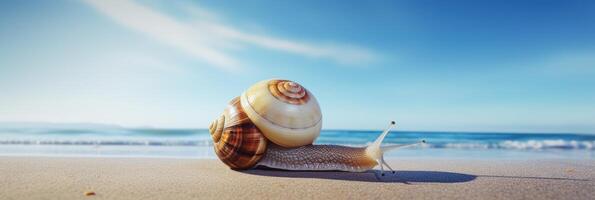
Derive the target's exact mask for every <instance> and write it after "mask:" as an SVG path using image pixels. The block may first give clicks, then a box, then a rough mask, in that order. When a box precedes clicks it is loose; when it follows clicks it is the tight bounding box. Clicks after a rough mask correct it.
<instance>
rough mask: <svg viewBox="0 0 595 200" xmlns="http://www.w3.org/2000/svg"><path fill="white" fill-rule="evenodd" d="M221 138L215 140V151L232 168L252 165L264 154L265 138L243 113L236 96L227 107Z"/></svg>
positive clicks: (243, 167)
mask: <svg viewBox="0 0 595 200" xmlns="http://www.w3.org/2000/svg"><path fill="white" fill-rule="evenodd" d="M225 112H227V113H226V116H229V119H225V123H224V125H223V131H222V134H221V138H220V139H219V141H218V142H215V145H214V146H215V147H214V148H215V153H216V154H217V156H218V157H219V159H220V160H221V161H223V163H225V164H227V165H228V166H229V167H230V168H232V169H247V168H251V167H252V166H254V165H255V164H256V163H257V162H258V161H259V160H260V159H261V158H262V156H263V155H264V152H265V150H266V145H267V140H266V138H265V137H264V135H262V133H261V132H260V130H259V129H258V128H257V127H256V125H254V124H253V123H252V122H251V121H250V120H249V118H248V116H247V115H246V113H244V110H243V109H242V107H241V106H240V100H239V98H238V97H236V98H234V99H233V100H232V101H231V102H230V103H229V106H228V107H227V109H226V110H225Z"/></svg>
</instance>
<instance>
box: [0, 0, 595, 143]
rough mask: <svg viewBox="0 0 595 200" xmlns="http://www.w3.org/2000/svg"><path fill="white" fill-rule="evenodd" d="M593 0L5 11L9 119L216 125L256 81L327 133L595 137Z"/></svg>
mask: <svg viewBox="0 0 595 200" xmlns="http://www.w3.org/2000/svg"><path fill="white" fill-rule="evenodd" d="M594 10H595V2H592V1H390V2H389V1H377V2H364V1H362V2H357V1H349V3H346V2H344V1H295V2H291V1H220V0H219V1H199V2H193V1H175V2H169V1H95V0H89V1H51V2H50V1H35V2H28V1H10V0H9V1H0V92H1V94H2V97H1V98H0V121H12V122H14V121H29V122H60V123H62V122H66V123H71V122H92V123H107V124H119V125H123V126H134V127H136V126H150V127H166V128H205V127H207V126H208V124H209V123H210V121H211V120H213V119H215V117H216V116H217V115H218V114H219V113H221V112H222V111H223V109H224V108H225V105H226V104H227V102H228V101H229V100H230V99H232V98H233V97H235V96H238V95H239V94H240V93H241V92H242V91H243V90H245V89H246V88H247V87H249V86H250V85H251V84H253V83H255V82H257V81H259V80H263V79H268V78H273V77H280V78H286V79H291V80H294V81H297V82H299V83H301V84H302V85H304V86H305V87H306V88H308V89H309V90H310V91H311V92H312V93H313V94H314V95H315V96H316V97H317V99H318V101H319V103H320V104H321V108H322V112H323V128H325V129H380V128H383V127H385V126H386V124H387V122H388V121H390V120H396V121H397V122H398V124H399V126H400V127H399V129H401V130H439V131H513V132H581V133H595V37H594V35H595V12H594Z"/></svg>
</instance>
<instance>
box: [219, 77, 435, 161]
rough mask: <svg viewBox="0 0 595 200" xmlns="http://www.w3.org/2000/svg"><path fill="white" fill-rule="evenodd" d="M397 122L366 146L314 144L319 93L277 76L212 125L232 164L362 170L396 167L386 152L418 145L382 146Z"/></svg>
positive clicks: (234, 101)
mask: <svg viewBox="0 0 595 200" xmlns="http://www.w3.org/2000/svg"><path fill="white" fill-rule="evenodd" d="M394 125H395V123H394V122H391V124H390V126H389V128H388V129H386V130H385V131H384V132H383V133H382V134H381V135H380V136H379V137H378V139H376V141H375V142H374V143H372V144H370V145H368V146H366V147H348V146H340V145H313V144H312V143H313V142H314V140H315V139H316V138H317V137H318V135H319V134H320V129H321V127H322V114H321V111H320V107H319V105H318V102H317V101H316V98H314V96H313V95H312V94H311V93H310V92H309V91H308V90H306V89H305V88H303V87H302V86H301V85H300V84H297V83H295V82H293V81H288V80H277V79H272V80H265V81H261V82H258V83H256V84H255V85H253V86H252V87H250V88H249V89H248V90H246V91H245V92H244V93H242V95H241V96H239V97H236V98H234V99H232V100H231V101H230V102H229V104H228V106H227V108H226V109H225V110H224V112H223V114H222V115H221V116H220V117H219V118H217V119H216V120H215V121H213V122H212V123H211V125H210V126H209V131H210V133H211V137H212V139H213V142H214V149H215V153H216V154H217V157H219V159H220V160H221V161H222V162H223V163H225V164H226V165H228V166H229V167H230V168H232V169H236V170H241V169H249V168H252V167H255V166H266V167H270V168H277V169H284V170H320V171H326V170H339V171H351V172H361V171H366V170H370V169H372V168H374V167H375V166H377V165H380V167H381V169H382V170H384V167H383V166H387V167H388V168H389V169H391V170H392V168H391V167H390V166H388V164H387V163H386V162H384V158H383V154H384V152H385V151H388V150H391V149H395V148H400V147H405V146H409V145H414V144H409V145H387V146H381V143H382V140H383V139H384V137H385V136H386V135H387V134H388V132H389V131H390V128H392V127H393V126H394ZM422 142H424V141H422ZM415 144H418V143H415Z"/></svg>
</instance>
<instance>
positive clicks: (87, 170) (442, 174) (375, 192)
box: [0, 156, 595, 199]
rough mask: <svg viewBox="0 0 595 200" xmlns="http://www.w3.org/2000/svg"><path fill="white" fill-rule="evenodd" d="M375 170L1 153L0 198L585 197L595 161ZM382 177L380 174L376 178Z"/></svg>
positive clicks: (409, 164) (416, 163)
mask: <svg viewBox="0 0 595 200" xmlns="http://www.w3.org/2000/svg"><path fill="white" fill-rule="evenodd" d="M389 163H391V166H393V168H395V169H397V173H396V174H395V175H392V174H388V175H387V176H386V177H380V176H378V171H368V172H363V173H349V172H335V171H330V172H304V171H298V172H294V171H280V170H265V169H253V170H246V171H234V170H230V169H228V168H227V167H226V166H225V165H223V164H222V163H221V162H220V161H218V160H215V159H185V158H184V159H172V158H107V157H91V158H85V157H20V156H0V177H2V182H0V199H48V198H50V199H80V198H85V197H86V196H85V195H84V193H85V192H94V193H95V195H94V196H93V197H92V198H100V199H196V198H203V199H213V198H220V199H237V198H248V199H255V198H265V199H303V198H308V199H345V198H357V199H378V198H383V199H386V198H405V199H408V198H414V199H436V198H447V199H527V198H531V199H589V198H591V197H593V196H595V190H593V189H592V188H595V161H594V160H568V159H540V160H537V159H536V160H526V161H525V160H473V159H454V160H453V159H451V160H449V159H390V160H389ZM379 178H380V179H379Z"/></svg>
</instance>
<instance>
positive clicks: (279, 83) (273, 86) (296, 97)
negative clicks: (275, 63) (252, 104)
mask: <svg viewBox="0 0 595 200" xmlns="http://www.w3.org/2000/svg"><path fill="white" fill-rule="evenodd" d="M268 85H269V91H270V92H271V94H272V95H273V96H274V97H275V98H277V99H279V100H280V101H283V102H286V103H290V104H295V105H301V104H305V103H307V102H308V101H309V100H310V95H308V92H307V91H306V89H305V88H303V87H302V86H301V85H300V84H298V83H296V82H293V81H288V80H271V81H269V82H268Z"/></svg>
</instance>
